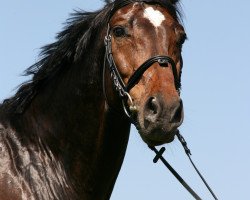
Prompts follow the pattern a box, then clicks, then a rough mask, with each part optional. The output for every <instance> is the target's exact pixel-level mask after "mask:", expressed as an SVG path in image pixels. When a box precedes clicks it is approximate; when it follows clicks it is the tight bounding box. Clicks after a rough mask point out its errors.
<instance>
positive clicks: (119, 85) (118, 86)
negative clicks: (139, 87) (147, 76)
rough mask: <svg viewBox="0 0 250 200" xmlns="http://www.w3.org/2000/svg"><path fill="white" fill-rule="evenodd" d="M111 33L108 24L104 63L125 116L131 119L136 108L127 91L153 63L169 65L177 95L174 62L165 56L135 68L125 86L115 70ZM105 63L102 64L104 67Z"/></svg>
mask: <svg viewBox="0 0 250 200" xmlns="http://www.w3.org/2000/svg"><path fill="white" fill-rule="evenodd" d="M111 38H112V37H111V31H110V26H109V24H108V29H107V34H106V36H105V39H104V43H105V49H106V52H105V61H106V60H107V62H108V66H109V71H110V75H111V78H112V81H113V84H114V86H115V90H116V91H117V92H118V94H119V96H120V98H121V99H122V103H123V108H124V111H125V113H126V115H127V116H128V117H129V118H131V111H132V112H133V111H134V110H136V107H135V105H134V103H133V100H132V98H131V96H130V95H129V91H130V90H131V89H132V88H133V87H134V86H135V85H136V84H137V83H138V82H139V81H140V79H141V77H142V75H143V74H144V73H145V72H146V71H147V70H148V69H149V68H150V67H152V66H153V64H154V63H159V65H160V66H161V67H168V66H169V64H170V65H171V67H172V72H173V75H174V81H175V88H176V90H177V91H178V93H179V87H180V86H179V85H180V81H179V78H178V74H177V69H176V65H175V62H174V60H173V59H172V58H170V57H169V56H166V55H156V56H153V57H151V58H149V59H148V60H146V61H145V62H144V63H143V64H142V65H141V66H139V67H138V68H137V70H136V71H135V72H134V73H133V74H132V75H131V77H130V78H129V80H128V83H127V85H126V84H125V83H124V81H123V80H122V77H121V75H120V73H119V71H118V69H117V66H116V64H115V61H114V58H113V53H112V47H111V46H112V43H111ZM105 64H106V63H105V62H104V66H106V65H105ZM127 100H129V102H130V106H128V105H127V103H126V102H127Z"/></svg>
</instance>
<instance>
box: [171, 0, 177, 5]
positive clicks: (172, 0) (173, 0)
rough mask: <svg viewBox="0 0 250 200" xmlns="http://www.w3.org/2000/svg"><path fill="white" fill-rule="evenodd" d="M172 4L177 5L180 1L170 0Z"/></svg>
mask: <svg viewBox="0 0 250 200" xmlns="http://www.w3.org/2000/svg"><path fill="white" fill-rule="evenodd" d="M169 1H170V3H171V4H173V5H175V4H176V3H178V1H179V0H169Z"/></svg>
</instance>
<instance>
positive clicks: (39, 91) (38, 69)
mask: <svg viewBox="0 0 250 200" xmlns="http://www.w3.org/2000/svg"><path fill="white" fill-rule="evenodd" d="M178 3H179V2H178V1H177V0H141V1H139V0H115V1H113V2H106V5H105V6H104V8H103V9H101V10H98V11H95V12H83V11H76V12H75V13H74V14H73V15H72V17H71V19H70V20H69V21H68V24H67V25H66V27H65V29H64V30H63V31H62V32H61V33H59V34H58V36H57V41H56V42H54V43H52V44H50V45H47V46H45V47H43V49H42V52H41V59H40V61H38V62H37V63H35V64H34V65H33V66H31V67H29V68H28V69H27V70H26V71H25V72H26V75H33V77H32V80H31V81H28V82H26V83H24V84H22V85H21V86H20V88H19V89H18V91H17V93H16V94H15V95H14V96H13V97H11V98H9V99H6V100H4V101H3V103H2V104H1V105H0V199H1V200H21V199H22V200H26V199H28V200H52V199H60V200H68V199H70V200H78V199H79V200H80V199H82V200H108V199H109V198H110V196H111V193H112V190H113V187H114V184H115V181H116V178H117V176H118V173H119V170H120V168H121V165H122V162H123V159H124V155H125V152H126V147H127V143H128V138H129V132H130V125H131V122H132V123H134V124H135V126H136V128H137V129H138V131H139V134H140V136H141V137H142V139H143V140H144V141H145V143H146V144H148V145H151V146H156V145H161V144H164V143H169V142H171V141H173V139H174V136H175V134H176V131H177V130H178V127H179V126H180V125H181V123H182V121H183V105H182V101H181V98H180V93H179V92H180V82H181V81H180V79H181V71H182V57H181V48H182V44H183V43H184V41H185V39H186V34H185V31H184V28H183V26H182V25H181V16H180V15H181V13H180V12H179V9H178ZM104 41H105V42H104Z"/></svg>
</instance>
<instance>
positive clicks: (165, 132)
mask: <svg viewBox="0 0 250 200" xmlns="http://www.w3.org/2000/svg"><path fill="white" fill-rule="evenodd" d="M183 116H184V114H183V103H182V100H181V99H180V97H176V98H174V100H171V101H166V100H164V98H163V97H162V96H161V95H155V96H152V97H149V98H148V99H147V100H146V101H145V103H144V105H143V106H141V108H140V109H139V112H138V115H137V117H138V119H137V120H138V124H137V128H138V130H139V133H140V135H141V137H142V139H143V140H144V141H145V142H146V143H147V144H149V145H153V146H156V145H161V144H164V143H169V142H172V141H173V140H174V136H175V134H176V131H177V128H178V127H179V126H180V125H181V124H182V122H183Z"/></svg>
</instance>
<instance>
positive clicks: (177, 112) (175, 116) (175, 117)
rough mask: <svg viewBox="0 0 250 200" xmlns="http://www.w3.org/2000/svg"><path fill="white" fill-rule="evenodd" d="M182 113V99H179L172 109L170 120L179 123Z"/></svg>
mask: <svg viewBox="0 0 250 200" xmlns="http://www.w3.org/2000/svg"><path fill="white" fill-rule="evenodd" d="M182 113H183V103H182V100H180V101H179V102H178V105H177V106H176V107H175V108H174V109H173V111H172V114H171V119H170V122H172V123H180V122H181V121H182V118H183V114H182Z"/></svg>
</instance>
